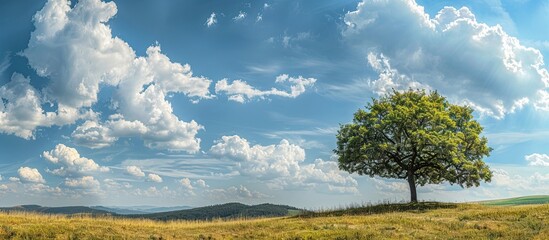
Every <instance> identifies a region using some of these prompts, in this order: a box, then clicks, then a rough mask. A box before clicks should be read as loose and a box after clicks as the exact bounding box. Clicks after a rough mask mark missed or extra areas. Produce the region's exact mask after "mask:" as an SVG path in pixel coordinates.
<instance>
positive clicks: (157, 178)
mask: <svg viewBox="0 0 549 240" xmlns="http://www.w3.org/2000/svg"><path fill="white" fill-rule="evenodd" d="M147 178H148V179H149V181H152V182H157V183H161V182H162V177H160V176H158V175H157V174H154V173H149V175H148V176H147Z"/></svg>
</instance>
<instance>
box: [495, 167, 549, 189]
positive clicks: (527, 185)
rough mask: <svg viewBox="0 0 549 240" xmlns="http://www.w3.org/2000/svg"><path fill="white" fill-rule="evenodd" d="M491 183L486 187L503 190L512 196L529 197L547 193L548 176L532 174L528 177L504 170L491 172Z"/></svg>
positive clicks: (548, 186)
mask: <svg viewBox="0 0 549 240" xmlns="http://www.w3.org/2000/svg"><path fill="white" fill-rule="evenodd" d="M492 172H493V174H492V181H491V182H490V183H488V184H487V185H488V186H489V187H495V188H497V189H500V190H505V191H507V192H508V193H511V194H512V195H529V194H530V195H531V194H532V193H544V192H547V191H549V174H541V173H539V172H533V173H531V174H529V176H522V175H518V174H511V173H509V172H508V171H506V170H504V169H493V170H492Z"/></svg>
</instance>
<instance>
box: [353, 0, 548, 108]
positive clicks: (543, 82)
mask: <svg viewBox="0 0 549 240" xmlns="http://www.w3.org/2000/svg"><path fill="white" fill-rule="evenodd" d="M344 21H345V23H346V25H347V27H346V29H344V30H343V32H342V34H343V35H344V37H345V38H346V40H347V41H348V42H349V43H351V44H352V45H354V46H356V47H358V48H359V49H361V50H362V51H363V52H364V54H365V56H367V59H368V63H369V65H370V66H371V67H372V68H373V69H374V70H375V71H377V72H378V73H379V78H378V79H376V80H370V81H369V87H370V88H371V89H372V90H373V91H374V92H377V93H378V94H383V93H385V92H387V90H390V89H391V88H395V89H406V88H409V87H412V88H431V89H436V90H438V91H440V92H441V93H442V94H444V95H446V96H448V97H449V98H450V99H451V100H453V101H460V102H466V103H468V104H469V105H471V106H472V107H473V108H475V109H476V110H478V111H480V112H481V113H483V114H485V115H491V116H494V117H498V118H499V117H503V116H504V115H505V114H507V113H511V112H513V111H515V110H516V109H519V108H521V107H523V106H524V105H525V104H528V103H533V104H534V106H535V107H536V108H539V109H544V108H545V107H546V106H547V104H546V103H547V102H549V101H548V100H547V99H549V97H547V96H549V94H547V87H548V86H549V73H548V71H547V70H546V68H545V65H544V62H543V56H542V55H541V53H540V52H539V51H538V50H537V49H534V48H529V47H525V46H523V45H521V43H520V42H519V40H518V39H517V38H514V37H512V36H510V35H509V34H507V33H506V32H505V31H504V30H503V29H502V27H501V26H499V25H496V26H489V25H487V24H485V23H482V22H478V21H477V19H476V18H475V15H474V14H473V13H472V12H471V11H470V10H469V9H468V8H466V7H463V8H460V9H456V8H453V7H445V8H443V9H442V10H440V11H439V12H438V14H437V15H436V16H435V17H434V18H431V17H430V16H429V15H428V14H426V13H425V11H424V9H423V7H421V6H419V5H418V4H417V3H416V2H415V1H414V0H396V1H374V0H364V1H363V2H361V3H359V4H358V7H357V9H356V10H355V11H352V12H349V13H347V14H346V15H345V18H344ZM389 63H390V64H389ZM487 86H489V87H487Z"/></svg>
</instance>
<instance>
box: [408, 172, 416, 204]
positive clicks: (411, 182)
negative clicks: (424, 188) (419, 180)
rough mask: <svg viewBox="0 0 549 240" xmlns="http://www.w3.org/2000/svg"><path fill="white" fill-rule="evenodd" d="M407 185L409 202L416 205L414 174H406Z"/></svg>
mask: <svg viewBox="0 0 549 240" xmlns="http://www.w3.org/2000/svg"><path fill="white" fill-rule="evenodd" d="M408 185H410V202H413V203H417V192H416V178H415V176H414V174H413V173H412V174H408Z"/></svg>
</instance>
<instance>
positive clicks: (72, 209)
mask: <svg viewBox="0 0 549 240" xmlns="http://www.w3.org/2000/svg"><path fill="white" fill-rule="evenodd" d="M0 211H4V212H13V211H17V212H37V213H47V214H80V213H87V214H96V215H110V214H112V213H111V212H109V211H105V210H101V209H93V208H89V207H84V206H68V207H43V206H40V205H19V206H14V207H5V208H0Z"/></svg>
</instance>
